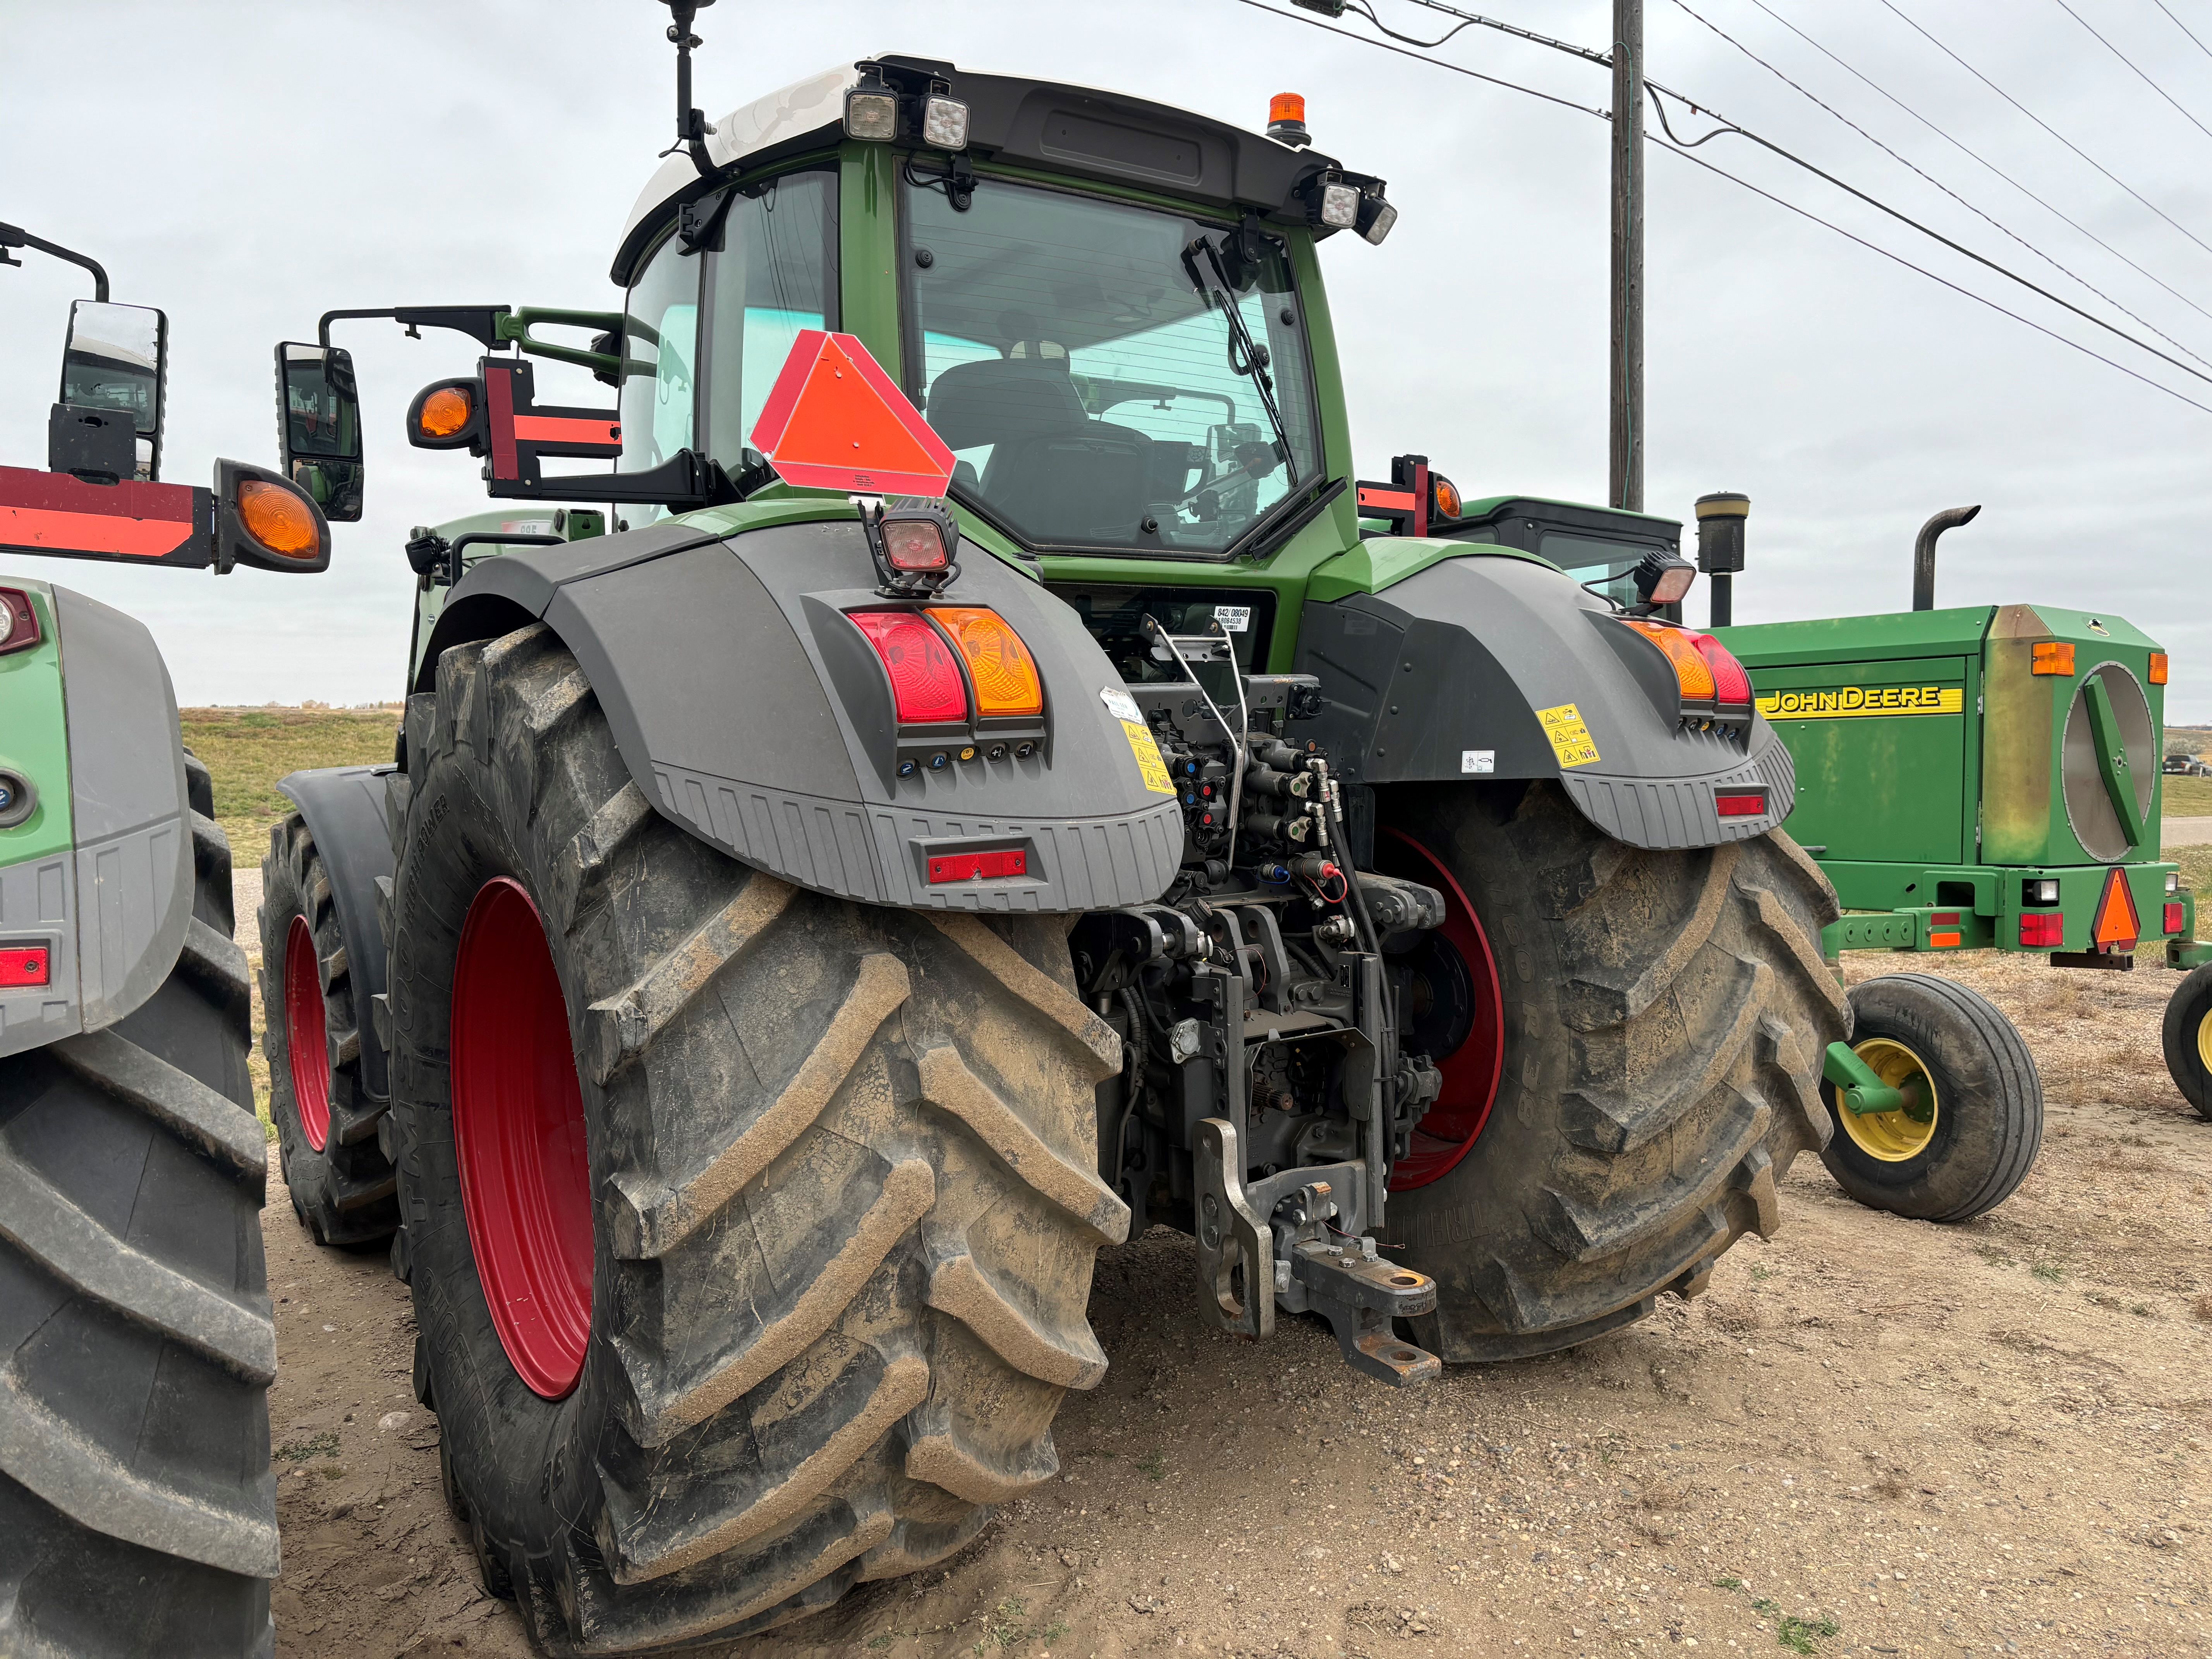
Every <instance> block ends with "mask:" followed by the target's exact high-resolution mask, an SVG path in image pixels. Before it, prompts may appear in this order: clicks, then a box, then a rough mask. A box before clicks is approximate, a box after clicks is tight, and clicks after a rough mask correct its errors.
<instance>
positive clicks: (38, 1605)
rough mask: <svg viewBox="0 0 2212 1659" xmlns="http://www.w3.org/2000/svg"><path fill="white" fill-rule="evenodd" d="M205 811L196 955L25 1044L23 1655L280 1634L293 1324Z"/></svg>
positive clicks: (2, 1454)
mask: <svg viewBox="0 0 2212 1659" xmlns="http://www.w3.org/2000/svg"><path fill="white" fill-rule="evenodd" d="M187 777H188V781H189V783H190V787H191V798H192V804H193V807H194V811H193V814H192V826H191V827H192V850H193V854H194V866H195V878H196V885H195V892H194V897H193V906H192V921H191V924H190V927H189V928H188V930H187V933H186V935H185V945H184V950H183V953H182V955H181V956H180V957H179V960H178V963H177V966H176V968H175V969H174V970H173V972H172V973H171V974H170V975H169V977H168V979H167V981H165V982H164V983H163V984H162V985H161V987H160V988H159V989H158V990H156V991H155V994H154V995H153V997H152V998H151V999H150V1000H148V1001H147V1002H146V1003H145V1005H144V1006H142V1007H140V1008H139V1009H137V1011H136V1012H133V1013H131V1015H130V1016H128V1017H127V1018H125V1019H123V1020H120V1021H118V1023H117V1024H114V1025H112V1026H110V1027H108V1028H107V1029H106V1030H102V1031H97V1032H94V1033H91V1034H88V1035H86V1036H75V1037H70V1038H68V1039H66V1040H64V1041H63V1042H57V1043H54V1044H52V1045H51V1046H49V1047H47V1048H40V1049H34V1050H33V1051H31V1052H30V1053H28V1054H18V1055H15V1056H13V1057H11V1058H9V1059H7V1060H0V1355H4V1356H5V1364H4V1365H3V1366H0V1653H6V1654H19V1653H20V1654H35V1655H41V1656H43V1655H47V1654H57V1655H59V1654H69V1655H76V1654H84V1655H99V1656H102V1659H108V1656H118V1659H121V1656H131V1659H137V1656H143V1659H174V1656H202V1655H204V1656H210V1659H213V1656H220V1659H237V1656H240V1655H245V1654H252V1655H265V1654H268V1653H270V1652H271V1651H272V1650H273V1647H274V1640H275V1638H274V1632H273V1631H272V1628H271V1626H270V1617H269V1589H270V1580H271V1579H273V1578H274V1577H276V1565H277V1542H276V1485H275V1482H274V1480H272V1478H271V1477H270V1472H269V1409H268V1397H267V1395H268V1388H269V1384H270V1381H271V1380H272V1379H273V1378H274V1376H275V1375H276V1325H275V1322H274V1321H273V1319H272V1318H271V1316H270V1306H269V1291H268V1285H267V1280H266V1275H265V1273H264V1267H263V1262H262V1250H261V1225H260V1210H261V1202H262V1196H263V1191H264V1187H265V1185H266V1182H267V1176H268V1152H267V1147H266V1145H265V1143H264V1140H263V1139H262V1133H261V1125H260V1124H259V1123H258V1121H256V1120H255V1118H254V1115H253V1091H252V1084H251V1082H250V1081H249V1080H248V1078H247V1075H246V1047H247V1043H248V1041H249V1036H250V1033H249V1028H248V1007H247V986H246V955H245V952H243V951H240V949H239V948H238V946H237V945H234V944H233V943H232V941H231V937H230V935H231V922H232V918H231V903H230V848H229V844H228V842H226V841H225V840H224V838H223V834H222V830H221V829H219V828H218V827H217V826H216V823H215V822H214V820H213V819H212V818H211V817H208V816H206V814H207V811H208V810H209V809H210V808H211V807H212V805H213V801H212V799H210V793H209V790H208V787H207V773H206V769H205V768H204V767H202V766H201V765H200V764H199V763H197V761H190V762H188V763H187Z"/></svg>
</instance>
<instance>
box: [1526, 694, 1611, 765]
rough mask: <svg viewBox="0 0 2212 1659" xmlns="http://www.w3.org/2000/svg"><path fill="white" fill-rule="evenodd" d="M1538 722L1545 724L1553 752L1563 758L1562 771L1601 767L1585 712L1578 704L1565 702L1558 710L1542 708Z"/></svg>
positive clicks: (1561, 760)
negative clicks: (1585, 719)
mask: <svg viewBox="0 0 2212 1659" xmlns="http://www.w3.org/2000/svg"><path fill="white" fill-rule="evenodd" d="M1536 718H1537V719H1538V720H1541V721H1542V722H1543V723H1544V735H1545V736H1546V737H1547V738H1550V739H1551V743H1552V752H1553V754H1554V755H1556V756H1558V757H1559V769H1560V770H1561V771H1563V772H1564V771H1565V770H1567V769H1569V768H1571V767H1576V766H1594V765H1595V764H1596V763H1597V757H1598V755H1597V744H1595V743H1594V742H1592V741H1591V740H1590V734H1589V727H1588V726H1584V725H1583V711H1582V710H1581V709H1579V708H1576V707H1575V706H1574V704H1572V703H1571V702H1563V703H1561V704H1560V705H1559V707H1558V708H1539V709H1538V710H1537V711H1536Z"/></svg>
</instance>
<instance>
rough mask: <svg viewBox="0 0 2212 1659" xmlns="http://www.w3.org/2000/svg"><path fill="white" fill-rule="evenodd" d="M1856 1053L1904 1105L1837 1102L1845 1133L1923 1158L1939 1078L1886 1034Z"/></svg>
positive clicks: (1876, 1151)
mask: <svg viewBox="0 0 2212 1659" xmlns="http://www.w3.org/2000/svg"><path fill="white" fill-rule="evenodd" d="M2197 1043H2198V1045H2199V1046H2200V1047H2203V1045H2205V1044H2208V1043H2212V1018H2208V1019H2207V1020H2206V1021H2205V1024H2204V1025H2203V1027H2201V1028H2200V1029H2199V1030H2198V1031H2197ZM1852 1052H1853V1053H1855V1054H1857V1055H1858V1057H1859V1058H1860V1059H1861V1060H1864V1061H1865V1062H1866V1063H1867V1066H1868V1067H1869V1069H1870V1070H1871V1071H1872V1072H1873V1073H1874V1074H1875V1076H1876V1077H1878V1078H1880V1079H1881V1080H1882V1081H1883V1082H1884V1083H1887V1085H1889V1086H1890V1087H1891V1088H1893V1089H1895V1090H1896V1091H1899V1093H1900V1094H1902V1095H1903V1096H1904V1097H1905V1104H1904V1106H1903V1107H1902V1108H1901V1109H1899V1110H1897V1111H1894V1112H1854V1111H1852V1110H1851V1109H1850V1108H1848V1107H1845V1106H1844V1105H1843V1103H1841V1102H1840V1101H1838V1103H1837V1105H1838V1111H1837V1113H1836V1115H1837V1116H1838V1117H1840V1118H1841V1119H1843V1121H1844V1133H1845V1134H1847V1135H1849V1136H1850V1138H1851V1139H1852V1141H1853V1142H1854V1143H1855V1144H1856V1145H1857V1147H1858V1149H1859V1150H1860V1151H1861V1152H1864V1153H1865V1154H1866V1155H1867V1156H1868V1157H1869V1158H1880V1159H1881V1161H1882V1162H1883V1163H1885V1164H1902V1163H1904V1162H1905V1160H1907V1159H1908V1158H1917V1157H1919V1156H1920V1154H1921V1153H1923V1152H1926V1151H1927V1150H1928V1143H1929V1141H1931V1140H1933V1139H1936V1117H1937V1115H1938V1113H1939V1111H1940V1107H1939V1103H1938V1102H1937V1100H1936V1080H1935V1079H1934V1078H1932V1077H1930V1076H1929V1073H1928V1067H1927V1066H1926V1064H1925V1063H1923V1061H1922V1060H1921V1058H1920V1056H1919V1055H1917V1054H1914V1053H1913V1052H1912V1050H1911V1049H1910V1048H1906V1047H1905V1045H1904V1044H1903V1043H1901V1042H1892V1041H1891V1040H1890V1039H1889V1038H1887V1037H1869V1038H1868V1039H1867V1040H1866V1041H1865V1042H1860V1043H1855V1044H1853V1045H1852Z"/></svg>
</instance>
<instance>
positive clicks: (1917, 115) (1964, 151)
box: [1751, 0, 2212, 327]
mask: <svg viewBox="0 0 2212 1659" xmlns="http://www.w3.org/2000/svg"><path fill="white" fill-rule="evenodd" d="M1751 3H1752V4H1753V5H1754V6H1757V7H1758V8H1759V10H1761V11H1763V12H1765V14H1766V15H1768V16H1769V17H1771V18H1772V19H1773V20H1774V21H1776V22H1778V23H1779V24H1781V25H1782V27H1784V28H1785V29H1788V30H1789V31H1790V33H1792V34H1794V35H1796V37H1797V38H1798V39H1799V40H1802V41H1803V42H1804V43H1805V44H1806V45H1807V46H1810V47H1812V48H1813V50H1814V51H1815V52H1819V53H1820V55H1821V56H1822V57H1823V58H1827V59H1828V60H1829V61H1830V62H1831V63H1832V64H1835V65H1836V66H1837V67H1838V68H1839V69H1841V70H1844V72H1845V73H1846V74H1848V75H1850V76H1854V77H1855V78H1857V80H1859V81H1861V82H1864V83H1865V84H1866V85H1867V86H1868V87H1869V88H1873V90H1874V91H1875V92H1877V93H1879V94H1881V96H1882V97H1884V98H1887V100H1889V101H1890V102H1891V103H1893V104H1894V105H1896V106H1898V108H1899V109H1901V110H1903V111H1904V112H1905V113H1906V114H1907V115H1910V116H1911V118H1913V119H1914V120H1916V121H1917V122H1919V123H1920V125H1922V126H1923V127H1926V128H1927V129H1928V131H1930V132H1932V133H1934V134H1935V135H1936V137H1938V138H1941V139H1942V141H1943V142H1944V143H1947V144H1948V145H1950V146H1951V147H1952V148H1953V149H1955V150H1957V151H1959V152H1960V154H1961V155H1966V156H1967V157H1968V158H1970V159H1971V160H1972V161H1976V162H1978V163H1979V164H1980V165H1981V166H1982V167H1986V168H1987V169H1989V171H1990V172H1991V173H1995V174H1996V176H1997V177H1998V178H2000V179H2003V180H2004V181H2005V183H2007V184H2008V185H2011V186H2012V187H2013V188H2014V189H2015V190H2016V191H2019V192H2020V193H2021V195H2023V196H2025V197H2027V199H2028V200H2029V201H2031V202H2033V203H2034V204H2036V205H2037V206H2038V207H2039V208H2041V209H2042V210H2044V211H2045V212H2046V213H2048V214H2050V215H2051V216H2052V217H2053V218H2055V219H2057V220H2058V221H2059V222H2061V223H2063V224H2064V225H2066V226H2068V227H2069V228H2071V229H2073V230H2075V231H2076V232H2078V233H2079V234H2081V235H2083V236H2086V237H2087V238H2088V239H2089V240H2091V241H2093V242H2094V243H2095V244H2096V245H2097V246H2099V247H2100V248H2102V249H2104V250H2105V252H2107V253H2109V254H2111V255H2112V257H2113V258H2115V259H2118V261H2119V262H2120V263H2121V264H2124V265H2125V266H2127V268H2128V269H2129V270H2132V271H2134V272H2135V273H2136V275H2137V276H2141V277H2142V278H2143V279H2144V280H2145V281H2147V282H2151V283H2156V284H2157V285H2158V286H2159V287H2160V288H2161V289H2165V290H2166V293H2168V294H2170V295H2172V296H2173V297H2174V298H2175V299H2177V300H2179V301H2181V303H2182V304H2184V305H2185V306H2187V307H2189V308H2190V309H2191V311H2193V312H2195V313H2197V315H2198V316H2200V317H2203V318H2207V319H2212V311H2207V310H2206V309H2205V308H2204V307H2203V306H2201V305H2199V304H2197V301H2194V300H2192V299H2191V298H2190V297H2189V296H2188V295H2186V294H2184V293H2183V292H2182V291H2181V290H2180V289H2178V288H2176V287H2174V286H2173V284H2172V283H2169V282H2167V281H2166V280H2165V279H2164V278H2163V277H2161V276H2156V275H2154V273H2152V272H2151V271H2148V270H2145V269H2144V268H2143V267H2142V265H2140V264H2136V262H2135V260H2133V259H2131V258H2129V257H2128V256H2127V255H2126V254H2124V253H2123V252H2120V250H2119V249H2118V248H2116V247H2114V246H2112V244H2111V243H2110V242H2108V241H2106V240H2105V239H2104V238H2103V237H2101V236H2100V235H2098V234H2097V233H2096V232H2095V231H2093V230H2091V229H2090V228H2088V227H2087V225H2084V224H2082V223H2081V222H2079V221H2077V220H2075V219H2074V218H2072V217H2071V216H2069V215H2068V214H2066V213H2065V212H2063V210H2060V209H2059V208H2057V207H2056V206H2054V205H2053V204H2051V203H2050V202H2048V201H2046V200H2045V199H2044V198H2043V197H2040V196H2039V195H2037V194H2036V193H2035V192H2034V191H2032V190H2030V189H2029V188H2028V187H2027V185H2023V184H2022V183H2021V182H2020V180H2019V179H2015V178H2014V177H2013V176H2012V174H2010V173H2007V172H2006V171H2005V170H2004V169H2003V168H2002V167H1999V166H1998V165H1997V164H1996V162H1995V161H1990V159H1989V158H1988V157H1987V156H1985V155H1982V154H1981V153H1980V152H1979V151H1978V150H1976V149H1971V148H1969V147H1968V146H1967V145H1966V143H1964V142H1963V141H1962V140H1960V139H1958V138H1954V137H1952V136H1951V134H1950V133H1948V132H1947V131H1944V130H1943V129H1942V127H1940V126H1938V125H1936V123H1935V122H1933V121H1931V120H1929V118H1927V117H1926V116H1924V115H1923V114H1922V113H1921V112H1919V111H1918V110H1917V109H1915V108H1913V107H1912V106H1911V105H1910V104H1908V103H1906V102H1905V100H1903V99H1901V98H1899V96H1897V94H1894V93H1893V92H1891V91H1890V90H1889V89H1888V88H1887V87H1884V86H1882V85H1881V84H1880V83H1879V82H1875V81H1873V80H1871V79H1869V77H1868V76H1865V75H1864V74H1863V73H1861V72H1860V70H1857V68H1855V67H1854V66H1853V65H1851V64H1848V63H1846V62H1844V59H1842V58H1838V57H1837V56H1836V54H1835V53H1834V52H1831V51H1829V50H1828V48H1827V47H1826V46H1822V45H1821V44H1820V42H1819V41H1818V40H1814V38H1813V37H1812V36H1811V35H1809V34H1808V33H1805V31H1804V30H1803V29H1801V28H1799V27H1797V25H1796V24H1795V23H1793V22H1791V21H1790V20H1789V19H1788V18H1786V17H1784V16H1783V15H1782V14H1781V13H1779V12H1778V11H1776V10H1775V9H1773V8H1772V7H1771V6H1769V5H1767V4H1766V3H1765V0H1751ZM2153 3H2157V0H2153ZM2169 15H2171V14H2169ZM2177 21H2179V20H2177ZM2184 33H2187V31H2186V30H2185V31H2184ZM2194 38H2195V37H2194V36H2191V39H2192V40H2193V39H2194ZM2076 280H2077V281H2078V280H2079V279H2078V278H2077V279H2076ZM2083 286H2084V287H2087V284H2086V283H2084V284H2083ZM2091 291H2092V292H2094V291H2095V290H2093V289H2092V290H2091ZM2130 315H2133V313H2130ZM2145 326H2146V327H2148V324H2146V325H2145Z"/></svg>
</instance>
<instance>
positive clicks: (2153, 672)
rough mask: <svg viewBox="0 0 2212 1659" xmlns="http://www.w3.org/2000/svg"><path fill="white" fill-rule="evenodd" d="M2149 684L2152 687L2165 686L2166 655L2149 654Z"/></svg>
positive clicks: (2156, 652) (2158, 652) (2158, 653)
mask: <svg viewBox="0 0 2212 1659" xmlns="http://www.w3.org/2000/svg"><path fill="white" fill-rule="evenodd" d="M2150 683H2151V684H2153V685H2164V684H2166V653H2165V652H2163V651H2154V652H2152V653H2150Z"/></svg>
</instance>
